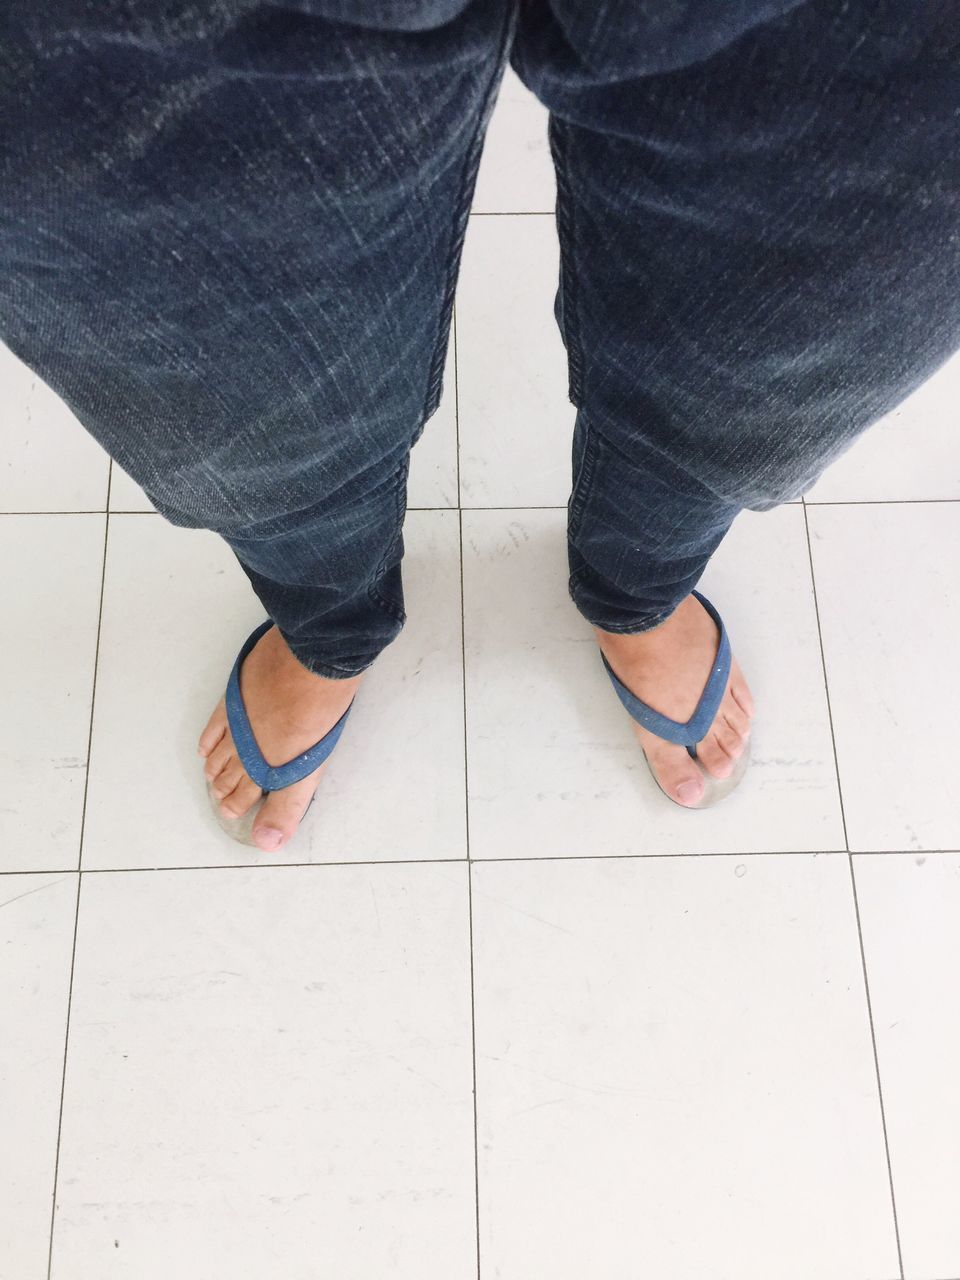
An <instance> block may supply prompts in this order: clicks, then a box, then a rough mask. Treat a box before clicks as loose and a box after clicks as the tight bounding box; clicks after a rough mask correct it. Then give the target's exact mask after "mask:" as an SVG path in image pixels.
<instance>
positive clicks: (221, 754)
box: [203, 734, 237, 783]
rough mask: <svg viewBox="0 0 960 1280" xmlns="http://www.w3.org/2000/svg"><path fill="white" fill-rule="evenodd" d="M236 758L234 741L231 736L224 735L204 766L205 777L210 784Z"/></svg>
mask: <svg viewBox="0 0 960 1280" xmlns="http://www.w3.org/2000/svg"><path fill="white" fill-rule="evenodd" d="M236 758H237V753H236V752H235V751H234V749H233V740H232V738H231V737H230V735H229V734H224V736H223V737H222V738H221V739H220V741H219V742H218V743H217V745H216V746H215V747H214V748H213V750H212V751H211V752H210V754H209V755H208V756H207V763H206V764H205V765H204V766H203V776H204V777H205V778H206V780H207V781H208V782H210V783H213V782H215V780H216V779H217V778H218V777H219V776H220V774H221V773H222V772H223V770H224V769H225V768H226V767H227V766H228V765H229V764H231V763H233V762H234V761H235V760H236Z"/></svg>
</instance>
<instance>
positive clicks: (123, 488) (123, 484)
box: [110, 462, 154, 511]
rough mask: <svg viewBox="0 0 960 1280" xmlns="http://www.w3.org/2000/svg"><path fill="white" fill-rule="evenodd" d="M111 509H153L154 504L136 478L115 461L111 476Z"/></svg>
mask: <svg viewBox="0 0 960 1280" xmlns="http://www.w3.org/2000/svg"><path fill="white" fill-rule="evenodd" d="M110 510H111V511H153V510H154V506H153V503H152V502H151V501H150V499H149V498H148V497H147V495H146V494H145V493H144V492H143V490H142V489H141V488H140V486H139V485H138V484H137V482H136V480H132V479H131V478H130V476H128V475H127V473H126V472H125V471H124V470H122V469H121V467H120V466H119V465H118V464H117V463H116V462H115V463H114V464H113V472H112V473H111V476H110Z"/></svg>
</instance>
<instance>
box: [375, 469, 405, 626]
mask: <svg viewBox="0 0 960 1280" xmlns="http://www.w3.org/2000/svg"><path fill="white" fill-rule="evenodd" d="M409 472H410V455H409V453H408V454H406V455H405V457H404V459H403V461H402V462H401V464H400V466H399V467H398V468H397V476H396V482H395V484H394V502H395V506H396V510H395V512H394V525H393V536H392V537H391V539H390V540H389V542H388V543H387V546H386V549H385V551H384V553H383V555H382V556H381V557H380V563H379V564H378V565H377V568H376V570H375V572H374V575H373V581H372V582H371V583H370V587H369V589H368V592H367V594H368V595H369V597H370V599H371V600H372V601H373V603H374V604H375V605H377V606H378V607H379V608H381V609H383V610H384V612H385V613H388V614H389V615H390V617H391V618H393V620H394V621H395V622H399V623H400V625H401V626H402V625H403V623H404V621H405V620H406V614H405V613H404V611H403V610H402V609H397V607H396V606H395V605H393V604H391V602H390V601H389V600H387V598H386V597H385V596H384V595H382V594H381V592H380V589H379V583H380V580H381V578H382V577H383V574H384V571H385V569H386V567H387V561H388V560H389V559H390V554H391V552H392V551H393V548H394V546H395V545H396V540H397V537H398V536H399V535H400V531H401V529H402V528H403V516H404V512H405V510H406V505H407V504H406V496H407V476H408V474H409Z"/></svg>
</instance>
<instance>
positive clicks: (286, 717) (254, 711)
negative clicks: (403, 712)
mask: <svg viewBox="0 0 960 1280" xmlns="http://www.w3.org/2000/svg"><path fill="white" fill-rule="evenodd" d="M360 679H361V677H360V676H354V677H352V678H351V679H348V680H326V679H324V678H323V677H322V676H315V675H313V673H312V672H310V671H308V670H307V669H306V667H304V666H303V665H302V664H301V663H300V662H298V661H297V659H296V658H295V657H294V656H293V654H292V653H291V652H290V650H289V648H288V647H287V643H286V641H285V640H284V639H283V637H282V636H281V634H280V632H279V631H278V630H277V628H276V627H272V628H271V629H270V630H269V631H268V632H267V633H266V634H265V635H264V636H262V637H261V639H260V640H259V641H258V642H257V644H256V645H255V646H254V648H253V649H252V650H251V652H250V653H249V654H248V655H247V657H246V659H245V660H244V663H243V667H242V668H241V671H240V692H241V694H242V695H243V702H244V705H245V707H246V709H247V715H248V716H249V718H250V723H251V725H252V726H253V730H254V734H255V736H256V739H257V745H258V746H259V747H260V750H261V751H262V752H263V755H264V758H265V759H266V761H267V763H268V764H273V765H279V764H286V762H287V761H288V760H293V759H294V758H295V757H296V756H298V755H299V754H300V753H301V752H302V751H306V750H307V749H308V748H309V747H312V746H313V744H314V743H315V742H319V740H320V739H321V738H322V737H323V736H324V734H325V733H327V732H329V730H330V729H332V728H333V726H334V725H335V724H336V722H337V721H338V720H339V719H340V717H341V716H342V715H343V713H344V712H345V711H346V709H347V707H348V706H349V705H350V702H351V700H352V698H353V695H354V694H355V693H356V691H357V687H358V685H359V684H360ZM199 751H200V754H201V755H202V756H204V757H205V759H206V765H205V767H204V771H203V772H204V775H205V776H206V778H207V781H208V782H209V783H210V785H211V788H212V790H213V792H214V795H215V796H216V797H217V799H218V800H219V802H220V812H221V813H222V814H223V816H224V817H225V818H241V817H243V815H244V814H245V813H246V812H247V811H248V810H249V809H250V808H251V807H252V806H253V805H255V804H256V802H257V801H258V800H259V799H260V796H261V795H262V792H261V790H260V788H259V787H258V786H257V785H256V783H255V782H253V781H251V779H250V778H249V777H248V776H247V773H246V770H245V769H244V767H243V765H242V764H241V763H240V758H239V756H238V755H237V752H236V748H235V747H234V745H233V738H232V737H231V735H230V726H229V725H228V723H227V712H226V706H225V704H224V701H223V699H222V698H221V699H220V702H219V703H218V704H217V708H216V710H215V711H214V713H213V715H212V716H211V717H210V719H209V721H208V722H207V727H206V728H205V729H204V731H203V733H202V734H201V735H200V745H199ZM326 767H327V766H326V763H324V764H322V765H321V766H320V768H319V769H317V770H316V772H314V773H311V774H310V775H309V776H308V777H306V778H304V779H303V780H302V781H300V782H297V783H294V785H293V786H292V787H285V788H284V789H283V790H282V791H273V792H271V793H270V794H269V795H268V796H267V798H266V800H264V802H263V804H262V805H261V807H260V812H259V813H258V814H257V817H256V820H255V821H254V824H253V839H254V843H255V844H256V845H257V848H259V849H263V850H264V852H266V853H279V851H280V850H281V849H282V848H283V846H284V845H285V844H286V843H287V841H288V840H289V839H290V838H291V836H293V834H294V833H295V831H296V830H297V827H298V826H299V825H300V819H301V818H302V817H303V815H304V814H305V813H306V811H307V806H308V805H309V803H310V800H311V798H312V796H313V793H314V791H316V789H317V783H318V782H319V781H320V778H321V777H322V775H323V771H324V769H325V768H326Z"/></svg>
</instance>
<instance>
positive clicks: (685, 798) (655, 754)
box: [597, 596, 753, 807]
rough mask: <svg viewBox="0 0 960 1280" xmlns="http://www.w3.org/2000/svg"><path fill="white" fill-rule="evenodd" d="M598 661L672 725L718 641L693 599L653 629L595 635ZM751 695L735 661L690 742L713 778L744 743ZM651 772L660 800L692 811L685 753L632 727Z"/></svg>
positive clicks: (692, 704)
mask: <svg viewBox="0 0 960 1280" xmlns="http://www.w3.org/2000/svg"><path fill="white" fill-rule="evenodd" d="M597 638H598V640H599V644H600V648H601V649H602V651H603V654H604V657H605V658H606V659H607V661H608V662H609V663H610V665H611V667H613V670H614V673H615V674H616V675H617V677H618V678H619V679H620V680H621V681H622V682H623V683H624V684H625V685H626V686H627V688H628V689H629V690H630V691H631V692H632V693H634V694H636V696H637V697H638V698H641V699H642V700H643V701H644V702H646V703H647V704H648V705H649V706H651V707H653V708H654V710H656V711H659V712H660V713H661V714H662V715H666V716H669V717H670V719H671V720H680V721H684V720H688V719H689V718H690V716H692V715H693V713H694V711H695V710H696V706H697V703H698V702H699V701H700V695H701V694H702V693H703V689H704V685H705V684H706V683H707V680H708V678H709V675H710V669H711V667H712V666H713V661H714V659H715V658H716V656H717V645H718V643H719V635H718V633H717V627H716V624H715V623H714V621H713V619H712V618H711V617H710V615H709V614H708V613H707V611H706V610H705V609H704V608H703V606H702V605H701V604H700V602H699V601H698V600H696V599H695V598H694V597H693V596H687V598H686V600H684V601H683V603H682V604H680V605H679V606H678V607H677V609H676V610H675V612H674V613H672V614H671V615H670V617H669V618H668V619H667V620H666V622H663V623H661V624H660V626H659V627H655V628H654V629H653V630H652V631H644V632H641V633H640V634H639V635H632V636H626V635H614V634H612V633H611V632H607V631H598V632H597ZM752 718H753V697H752V696H751V693H750V689H749V688H748V686H747V682H746V680H745V679H744V677H743V672H742V671H741V670H740V667H739V666H738V664H737V662H736V660H734V661H733V662H732V663H731V667H730V679H729V681H728V682H727V689H726V692H725V693H724V696H723V701H722V702H721V704H720V709H719V710H718V712H717V715H716V719H715V720H714V722H713V724H712V725H711V727H710V729H709V731H708V732H707V736H706V737H705V738H704V739H703V741H702V742H700V743H698V744H697V759H698V760H699V762H700V764H701V765H702V766H703V768H704V769H705V770H706V772H707V773H709V774H710V775H711V776H712V777H714V778H728V777H729V776H730V774H731V773H732V772H733V769H734V765H735V763H736V761H737V760H738V759H739V757H740V756H742V755H743V752H744V750H745V748H746V745H747V739H748V738H749V736H750V721H751V720H752ZM633 728H634V732H635V733H636V735H637V738H638V739H639V741H640V745H641V747H642V748H643V750H644V752H645V754H646V757H647V760H648V761H649V762H650V767H651V769H652V770H653V772H654V773H655V775H656V777H657V780H658V782H659V783H660V785H661V787H663V789H664V791H665V792H666V793H667V795H669V796H671V797H672V798H673V799H674V800H676V801H677V803H678V804H682V805H687V806H689V807H695V806H696V805H697V804H699V802H700V800H701V799H702V798H703V792H704V782H703V775H702V773H701V772H700V769H698V768H697V765H696V764H695V763H694V761H693V760H691V758H690V756H689V755H688V754H687V749H686V747H678V746H676V745H675V744H674V743H672V742H664V741H663V739H662V738H658V737H656V735H655V734H652V733H650V731H649V730H648V729H643V728H641V726H640V725H638V724H636V723H634V725H633Z"/></svg>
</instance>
